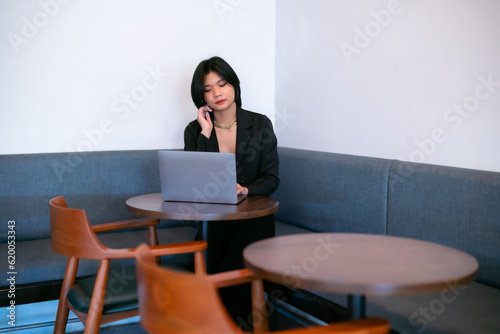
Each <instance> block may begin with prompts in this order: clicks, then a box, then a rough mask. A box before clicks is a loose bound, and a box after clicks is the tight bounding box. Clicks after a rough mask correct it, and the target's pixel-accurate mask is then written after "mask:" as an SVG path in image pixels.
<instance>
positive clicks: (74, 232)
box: [49, 196, 106, 259]
mask: <svg viewBox="0 0 500 334" xmlns="http://www.w3.org/2000/svg"><path fill="white" fill-rule="evenodd" d="M49 204H50V230H51V243H52V249H53V250H54V251H55V252H56V253H59V254H61V255H65V256H69V257H78V258H87V259H101V258H103V257H105V250H106V247H105V246H104V245H103V244H102V243H101V242H100V241H99V239H98V238H97V237H96V235H95V233H94V231H93V230H92V226H91V225H90V223H89V221H88V219H87V215H86V213H85V211H84V210H80V209H70V208H68V206H67V205H66V201H65V200H64V197H62V196H60V197H56V198H53V199H51V200H50V202H49Z"/></svg>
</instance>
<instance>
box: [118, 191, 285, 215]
mask: <svg viewBox="0 0 500 334" xmlns="http://www.w3.org/2000/svg"><path fill="white" fill-rule="evenodd" d="M126 204H127V207H128V209H129V210H130V211H131V212H133V213H135V214H138V215H141V216H147V217H151V218H160V219H173V220H200V221H214V220H241V219H250V218H258V217H263V216H267V215H271V214H273V213H275V212H276V211H278V207H279V203H278V201H276V200H274V199H272V198H270V197H267V196H247V197H246V198H245V199H244V200H243V201H241V202H240V203H238V204H212V203H193V202H167V201H164V200H163V199H162V197H161V193H154V194H146V195H140V196H136V197H132V198H130V199H128V200H127V202H126Z"/></svg>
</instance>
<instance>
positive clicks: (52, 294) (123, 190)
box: [0, 148, 500, 334]
mask: <svg viewBox="0 0 500 334" xmlns="http://www.w3.org/2000/svg"><path fill="white" fill-rule="evenodd" d="M279 155H280V179H281V185H280V187H279V189H278V190H277V192H276V193H275V194H273V197H275V198H276V199H278V200H279V202H280V209H279V211H278V213H277V214H276V219H277V224H276V228H277V234H278V235H285V234H294V233H304V232H309V233H310V232H352V233H354V232H355V233H373V234H382V235H394V236H403V237H410V238H416V239H422V240H428V241H433V242H437V243H439V244H443V245H447V246H451V247H455V248H458V249H461V250H463V251H466V252H468V253H470V254H472V255H474V256H475V257H476V258H477V259H478V261H479V263H480V272H479V277H478V279H477V282H475V283H473V284H471V285H469V286H467V287H465V288H456V289H454V290H453V291H452V293H453V295H454V296H456V298H453V301H450V298H447V299H446V300H444V299H443V298H442V295H441V294H433V295H415V296H391V297H376V298H372V297H369V298H368V299H367V314H368V315H369V316H371V315H374V316H381V317H384V318H387V319H389V320H390V321H391V324H392V327H393V329H394V330H396V331H398V332H400V333H425V334H431V333H443V334H444V333H447V334H448V333H500V173H492V172H485V171H477V170H467V169H460V168H451V167H442V166H433V165H427V164H415V163H405V162H400V161H397V160H385V159H378V158H369V157H360V156H350V155H342V154H333V153H324V152H315V151H305V150H298V149H290V148H279ZM0 184H1V186H0V221H1V222H2V224H4V225H3V226H4V228H3V231H4V232H3V233H2V234H0V242H1V243H2V247H1V248H2V249H3V250H4V254H6V253H7V244H6V241H7V233H6V231H7V223H8V221H15V233H16V234H15V235H16V249H15V250H16V271H17V275H16V282H15V283H16V289H17V290H16V303H18V304H19V303H23V302H33V301H39V300H47V299H51V298H52V299H55V298H58V287H59V285H58V284H60V280H61V279H62V277H63V274H64V268H65V266H66V259H65V258H64V257H62V256H59V255H57V254H55V253H54V252H53V251H52V249H51V247H50V224H49V206H48V201H49V200H50V199H51V198H53V197H56V196H59V195H63V196H64V197H65V198H66V200H67V202H68V205H69V206H71V207H76V208H82V209H85V210H86V211H87V214H88V217H89V220H90V222H91V223H92V224H99V223H102V222H109V221H116V220H123V219H129V218H135V216H134V215H132V214H131V213H130V212H129V211H128V210H127V208H126V206H125V201H126V200H127V199H128V198H130V197H132V196H135V195H139V194H145V193H152V192H159V190H160V189H159V175H158V166H157V153H156V151H149V150H143V151H115V152H88V153H46V154H21V155H2V156H0ZM196 232H197V227H196V226H194V225H193V223H191V222H175V221H161V223H160V226H159V228H158V234H159V241H160V243H173V242H181V241H189V240H193V239H194V237H195V234H196ZM117 233H119V234H117ZM101 240H103V242H104V243H105V244H106V245H108V246H110V247H133V246H135V245H138V244H140V243H142V242H145V241H146V240H147V232H146V231H145V230H144V231H124V232H112V233H106V234H103V235H101ZM190 260H191V257H190V256H176V257H169V258H167V259H165V261H166V262H167V263H174V264H176V265H183V266H189V265H191V263H190ZM2 263H3V264H2V265H1V266H0V269H1V270H2V275H6V273H7V272H8V269H7V268H6V266H7V264H6V261H2ZM129 264H131V263H129V262H120V263H114V264H113V265H114V266H115V268H119V267H121V266H123V265H129ZM96 270H97V264H95V263H93V262H89V261H82V262H81V268H80V270H79V272H78V276H80V277H84V276H87V275H90V274H93V273H95V272H96ZM2 282H4V283H3V284H5V285H7V284H6V283H5V282H6V280H5V279H2ZM0 284H2V283H0ZM0 290H1V291H0V292H1V298H0V300H1V301H2V305H0V306H6V305H7V303H8V302H9V299H8V298H7V297H6V296H7V292H8V290H9V287H8V286H4V287H3V288H1V289H0ZM307 293H308V296H311V295H312V294H310V292H307ZM313 293H314V294H313V296H315V297H316V296H318V300H320V299H321V300H322V301H328V302H329V303H331V304H332V305H340V306H344V307H345V306H346V303H347V299H346V296H340V295H334V294H324V293H323V294H320V293H317V292H313ZM449 296H450V295H448V297H449ZM299 306H300V305H299Z"/></svg>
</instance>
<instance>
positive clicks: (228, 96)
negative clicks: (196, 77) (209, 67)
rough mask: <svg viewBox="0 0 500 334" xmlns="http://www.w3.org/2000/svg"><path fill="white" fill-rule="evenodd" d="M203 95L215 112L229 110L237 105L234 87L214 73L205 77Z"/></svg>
mask: <svg viewBox="0 0 500 334" xmlns="http://www.w3.org/2000/svg"><path fill="white" fill-rule="evenodd" d="M203 95H204V97H205V101H207V105H208V106H209V107H210V108H212V109H213V110H214V111H223V110H227V109H228V108H229V107H231V106H232V105H233V104H234V103H235V101H234V99H235V92H234V87H233V86H231V84H229V83H228V82H227V81H226V80H224V79H222V78H221V77H220V76H219V75H218V74H217V73H214V72H209V73H208V74H207V75H206V76H205V90H204V93H203Z"/></svg>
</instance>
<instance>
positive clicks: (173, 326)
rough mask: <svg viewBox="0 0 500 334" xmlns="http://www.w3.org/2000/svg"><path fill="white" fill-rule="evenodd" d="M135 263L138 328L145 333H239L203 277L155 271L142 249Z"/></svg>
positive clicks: (155, 266) (144, 247)
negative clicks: (138, 313) (139, 319)
mask: <svg viewBox="0 0 500 334" xmlns="http://www.w3.org/2000/svg"><path fill="white" fill-rule="evenodd" d="M136 259H137V265H136V268H137V284H138V288H137V293H138V298H139V312H140V315H141V324H142V326H143V327H144V328H145V329H146V330H147V331H148V332H149V333H153V334H154V333H178V334H183V333H200V334H201V333H207V334H208V333H213V334H221V333H227V334H230V333H241V331H240V330H238V327H237V326H236V324H235V323H234V322H233V321H232V319H231V318H230V317H229V315H228V313H227V311H226V309H225V307H224V306H223V303H222V301H221V300H220V298H219V295H218V292H217V290H216V289H215V287H214V286H213V285H212V283H211V282H209V281H208V280H207V276H206V274H203V273H200V274H192V273H184V272H180V271H175V270H171V269H167V268H164V267H159V266H158V265H157V264H156V262H155V261H154V258H153V256H152V254H151V252H150V251H149V249H148V248H147V247H146V246H145V245H142V246H140V247H139V248H138V249H137V253H136ZM207 310H208V311H207Z"/></svg>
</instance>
